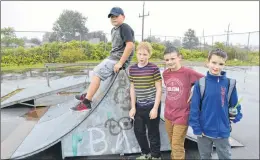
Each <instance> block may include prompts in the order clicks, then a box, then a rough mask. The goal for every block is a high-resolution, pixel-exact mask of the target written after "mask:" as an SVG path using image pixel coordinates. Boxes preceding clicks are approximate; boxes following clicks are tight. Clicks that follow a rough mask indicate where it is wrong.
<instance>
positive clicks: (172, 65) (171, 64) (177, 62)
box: [164, 52, 181, 70]
mask: <svg viewBox="0 0 260 160" xmlns="http://www.w3.org/2000/svg"><path fill="white" fill-rule="evenodd" d="M164 61H165V64H166V66H167V67H168V68H169V69H171V70H178V69H179V68H180V67H181V56H180V55H179V56H178V54H177V53H175V52H172V53H168V54H165V55H164Z"/></svg>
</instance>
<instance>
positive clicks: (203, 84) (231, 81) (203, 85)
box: [199, 77, 236, 111]
mask: <svg viewBox="0 0 260 160" xmlns="http://www.w3.org/2000/svg"><path fill="white" fill-rule="evenodd" d="M199 86H200V97H201V99H200V102H201V103H200V104H202V100H203V98H204V91H205V88H206V79H205V77H202V78H201V79H199ZM235 86H236V80H235V79H231V78H228V104H229V102H230V97H231V94H232V92H233V89H234V87H235ZM228 107H231V105H230V104H229V106H228ZM199 109H200V111H201V105H200V108H199Z"/></svg>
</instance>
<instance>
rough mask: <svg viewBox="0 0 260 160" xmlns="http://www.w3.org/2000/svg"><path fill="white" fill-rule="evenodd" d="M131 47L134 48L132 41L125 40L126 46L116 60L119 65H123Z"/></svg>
mask: <svg viewBox="0 0 260 160" xmlns="http://www.w3.org/2000/svg"><path fill="white" fill-rule="evenodd" d="M133 49H134V43H133V42H130V41H128V42H126V47H125V50H124V53H123V55H122V57H121V58H120V60H119V62H118V63H120V64H121V67H122V66H123V64H124V63H125V61H126V60H127V59H128V57H129V56H130V54H131V52H132V50H133Z"/></svg>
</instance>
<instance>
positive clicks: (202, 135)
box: [197, 133, 205, 138]
mask: <svg viewBox="0 0 260 160" xmlns="http://www.w3.org/2000/svg"><path fill="white" fill-rule="evenodd" d="M197 136H198V137H200V138H201V137H204V136H205V134H204V133H202V134H201V135H197Z"/></svg>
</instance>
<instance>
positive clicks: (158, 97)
mask: <svg viewBox="0 0 260 160" xmlns="http://www.w3.org/2000/svg"><path fill="white" fill-rule="evenodd" d="M155 88H156V95H155V102H154V106H153V108H154V109H156V110H158V108H159V105H160V102H161V97H162V80H158V81H156V82H155Z"/></svg>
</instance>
